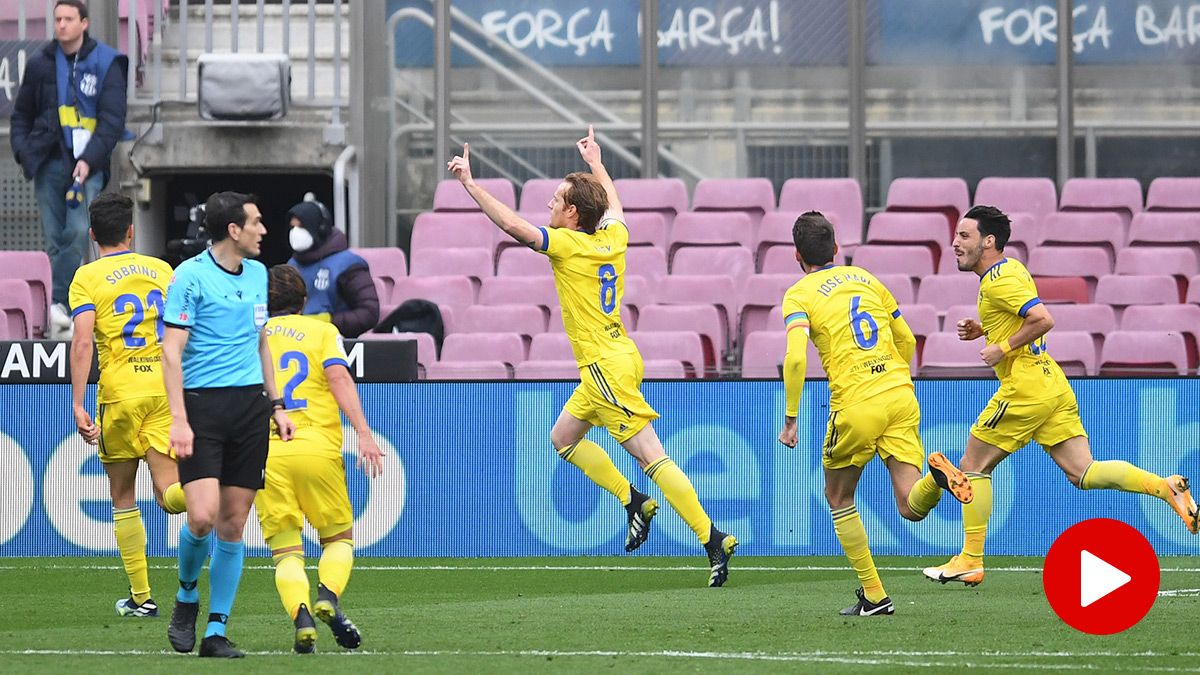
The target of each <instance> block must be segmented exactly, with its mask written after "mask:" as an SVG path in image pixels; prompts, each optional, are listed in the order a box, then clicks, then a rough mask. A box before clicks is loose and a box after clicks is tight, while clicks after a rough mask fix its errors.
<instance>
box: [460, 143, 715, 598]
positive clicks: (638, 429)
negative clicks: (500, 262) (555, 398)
mask: <svg viewBox="0 0 1200 675" xmlns="http://www.w3.org/2000/svg"><path fill="white" fill-rule="evenodd" d="M576 147H577V148H578V150H579V154H580V155H581V156H582V157H583V160H584V162H586V163H587V165H588V168H589V169H591V173H590V174H589V173H572V174H568V175H567V176H566V177H565V178H564V179H563V182H562V183H561V184H560V185H559V186H558V189H557V190H555V191H554V196H553V197H552V198H551V200H550V203H549V204H548V205H547V206H548V207H549V208H550V223H549V227H534V226H533V225H531V224H530V223H529V222H527V221H526V220H524V219H523V218H521V217H520V216H518V215H517V214H516V213H514V212H513V211H512V209H509V208H508V207H507V206H505V205H504V204H502V203H500V201H499V200H497V199H496V198H495V197H493V196H492V195H490V194H488V192H487V191H486V190H484V189H483V188H482V187H480V186H479V184H478V183H476V182H475V179H474V178H473V177H472V176H471V164H470V157H471V155H470V148H469V147H468V146H466V145H464V146H463V154H462V155H461V156H458V157H455V158H454V159H452V160H450V162H449V164H448V165H447V168H448V169H449V170H450V171H451V172H452V173H453V174H454V175H455V176H456V177H457V178H458V179H459V181H461V182H462V184H463V186H464V187H465V188H466V189H467V193H468V194H470V195H471V197H472V198H473V199H474V200H475V201H476V202H477V203H478V204H479V207H480V208H481V209H483V212H484V213H486V214H487V216H488V217H489V218H491V219H492V222H494V223H496V225H497V226H498V227H499V228H500V229H501V230H503V231H504V233H505V234H507V235H509V236H510V237H512V238H513V239H516V240H517V241H519V242H521V243H522V244H524V245H526V246H528V247H530V248H532V249H533V250H535V251H538V252H540V253H543V254H545V255H546V257H547V258H549V259H550V267H551V269H552V270H553V271H554V284H555V286H556V287H557V289H558V299H559V303H560V304H561V305H562V313H563V326H564V327H565V328H566V331H567V337H568V338H569V339H570V341H571V347H572V349H573V350H574V352H575V360H576V362H577V363H578V364H579V378H580V383H579V386H578V387H576V389H575V393H574V394H572V395H571V398H570V400H568V401H567V405H566V406H565V407H564V408H563V410H562V413H561V414H560V415H559V416H558V420H557V421H556V422H555V423H554V428H553V429H551V430H550V442H551V443H552V444H553V445H554V449H555V450H556V451H557V452H558V454H559V456H560V457H562V458H563V459H564V460H566V461H568V462H570V463H571V464H573V465H575V466H576V467H578V468H579V469H580V470H581V471H583V472H584V474H585V475H586V476H587V477H588V478H590V479H591V480H592V482H594V483H596V484H597V485H599V486H600V487H602V488H604V489H605V490H607V491H609V492H610V493H612V495H613V496H614V497H616V498H617V499H618V500H620V502H621V503H622V504H623V505H624V506H625V511H626V517H627V522H628V526H629V530H628V534H627V535H626V538H625V550H626V551H633V550H635V549H637V548H638V547H639V546H641V545H642V543H643V542H645V541H646V537H647V536H648V535H649V533H650V519H651V518H653V517H654V514H655V513H656V511H657V510H658V504H657V503H656V502H655V501H654V500H653V499H651V498H650V497H648V496H647V495H645V494H642V493H641V492H639V491H638V490H637V489H636V488H634V487H633V486H632V485H630V483H629V481H628V480H627V479H626V478H625V477H624V476H623V475H622V474H621V472H620V471H618V470H617V467H616V466H615V465H613V463H612V459H610V458H609V456H608V455H607V454H606V453H605V452H604V450H603V449H602V448H601V447H600V446H599V445H596V444H595V443H593V442H591V441H589V440H587V439H586V438H584V436H585V435H586V434H587V432H588V430H589V429H591V428H592V427H593V426H603V427H605V428H607V429H608V432H609V433H610V434H612V436H613V438H615V439H616V440H617V442H618V443H620V444H621V445H622V446H623V447H624V448H625V450H626V451H628V452H629V454H630V455H632V456H633V457H634V459H636V460H637V462H638V464H639V465H640V466H641V467H642V469H643V470H644V471H645V472H646V475H647V476H649V477H650V479H651V480H653V481H654V482H655V483H656V484H657V485H658V487H659V488H660V489H661V490H662V491H663V494H664V495H665V496H666V498H667V501H668V502H669V503H670V504H671V507H672V508H674V509H675V511H676V512H677V513H678V514H679V515H680V517H681V518H683V520H684V521H685V522H686V523H687V524H688V526H689V527H690V528H691V529H692V531H693V532H695V533H696V537H697V538H698V539H699V540H700V543H701V544H702V545H703V546H704V550H705V552H706V553H707V554H708V561H709V580H708V585H709V586H721V585H722V584H724V583H725V580H726V578H727V577H728V576H729V556H731V555H732V554H733V552H734V549H735V548H736V547H737V539H736V538H735V537H734V536H733V535H729V534H726V533H724V532H722V531H720V530H718V529H717V527H716V526H715V525H713V522H712V520H711V519H709V517H708V514H706V513H705V512H704V507H702V506H701V505H700V499H699V498H698V497H697V496H696V490H695V488H693V487H692V483H691V481H689V480H688V477H687V476H686V475H685V474H684V473H683V471H682V470H681V469H680V468H679V467H678V466H676V465H675V462H673V461H672V460H671V458H670V457H668V456H667V454H666V451H665V450H663V446H662V443H661V442H660V441H659V440H658V436H657V435H656V434H655V433H654V427H653V426H652V425H651V422H652V421H653V420H655V419H657V418H658V413H657V412H655V411H654V409H653V408H651V407H650V405H649V404H648V403H646V399H644V398H643V397H642V392H641V390H640V386H641V383H642V357H641V355H640V354H639V353H638V349H637V345H635V344H634V343H633V340H630V339H629V336H628V335H627V334H626V332H625V326H624V325H622V323H621V297H622V295H623V294H624V290H625V248H626V246H627V245H628V243H629V230H628V228H627V227H626V225H625V223H624V222H623V220H622V219H623V218H624V213H623V212H622V210H621V202H620V200H619V199H618V198H617V190H616V187H615V186H614V185H613V182H612V178H610V177H609V175H608V171H607V170H606V169H605V168H604V164H603V163H602V162H601V160H600V146H599V145H598V144H597V143H596V137H595V134H594V133H593V131H592V128H591V127H588V135H587V137H586V138H583V139H581V140H580V141H579V142H578V143H576Z"/></svg>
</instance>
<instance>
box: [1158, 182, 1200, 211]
mask: <svg viewBox="0 0 1200 675" xmlns="http://www.w3.org/2000/svg"><path fill="white" fill-rule="evenodd" d="M1146 210H1147V211H1200V178H1178V177H1169V176H1160V177H1159V178H1155V179H1154V180H1153V181H1151V182H1150V192H1149V194H1147V195H1146Z"/></svg>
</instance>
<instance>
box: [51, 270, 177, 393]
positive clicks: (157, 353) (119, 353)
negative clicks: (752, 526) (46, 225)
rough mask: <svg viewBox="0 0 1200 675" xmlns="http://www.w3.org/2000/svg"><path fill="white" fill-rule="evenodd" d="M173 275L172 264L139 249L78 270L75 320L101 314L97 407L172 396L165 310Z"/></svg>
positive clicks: (73, 300) (73, 299)
mask: <svg viewBox="0 0 1200 675" xmlns="http://www.w3.org/2000/svg"><path fill="white" fill-rule="evenodd" d="M171 274H172V271H171V266H170V265H168V264H167V263H165V262H163V261H162V260H159V259H158V258H153V257H150V256H145V255H141V254H139V253H134V252H133V251H122V252H120V253H110V254H109V255H106V256H103V257H101V258H100V259H99V260H96V261H93V262H90V263H88V264H86V265H84V266H83V267H80V268H79V269H78V270H76V271H75V278H74V279H73V280H72V281H71V288H70V291H69V296H68V297H69V300H68V301H69V302H70V303H71V316H72V317H75V316H77V315H79V314H81V313H83V312H95V313H96V323H95V328H93V330H92V332H93V334H94V335H95V338H96V352H97V356H98V358H99V361H100V385H99V387H98V388H97V391H96V402H97V403H115V402H117V401H124V400H127V399H132V398H141V397H144V396H165V395H166V389H165V387H164V386H163V376H162V367H161V362H162V331H163V324H162V310H163V305H164V298H165V297H166V293H167V286H168V285H169V284H170V282H171Z"/></svg>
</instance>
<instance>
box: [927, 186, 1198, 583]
mask: <svg viewBox="0 0 1200 675" xmlns="http://www.w3.org/2000/svg"><path fill="white" fill-rule="evenodd" d="M1011 232H1012V228H1011V223H1010V222H1009V219H1008V216H1007V215H1005V214H1004V213H1003V212H1001V211H1000V210H999V209H997V208H996V207H994V206H976V207H974V208H972V209H971V210H970V211H967V213H966V215H965V216H964V217H963V219H962V220H961V221H959V223H958V228H957V230H956V232H955V236H954V255H955V258H956V259H957V261H958V269H959V270H960V271H963V272H974V273H975V274H977V275H979V319H980V320H979V321H976V320H975V319H969V318H968V319H962V320H961V321H959V322H958V337H959V339H960V340H976V339H978V338H981V337H982V338H984V341H985V342H986V344H985V345H984V348H983V350H981V351H980V352H979V356H980V358H981V359H982V360H983V362H984V363H986V364H987V365H989V366H991V367H992V368H994V369H995V371H996V377H997V378H998V379H999V380H1000V388H999V389H998V390H997V391H996V393H995V395H994V396H992V400H991V401H990V402H988V404H987V407H985V408H984V409H983V412H982V413H980V415H979V419H978V420H977V421H976V422H975V425H974V426H972V427H971V435H970V436H968V437H967V450H966V453H965V454H964V455H963V458H962V463H961V466H962V468H963V471H965V472H966V474H967V476H968V477H969V478H970V480H971V485H972V486H973V487H974V491H975V500H974V501H973V502H972V503H971V504H969V505H967V506H964V507H963V530H964V537H963V548H962V552H961V553H959V554H958V555H956V556H954V557H953V558H951V559H950V561H949V562H947V563H946V564H944V565H939V566H937V567H929V568H926V569H925V576H927V577H929V578H930V579H933V580H934V581H940V582H942V583H943V584H944V583H946V582H949V581H958V582H962V583H964V584H966V585H968V586H977V585H979V583H980V582H982V581H983V575H984V570H983V542H984V539H986V537H987V523H988V519H989V518H990V517H991V515H992V471H993V470H994V469H995V468H996V466H997V465H998V464H1000V462H1001V461H1003V460H1004V459H1005V458H1006V457H1008V456H1009V455H1010V454H1012V453H1014V452H1016V451H1017V450H1019V449H1021V448H1022V447H1023V446H1024V445H1025V444H1026V443H1028V442H1029V441H1030V439H1032V440H1034V441H1037V442H1038V444H1040V445H1041V446H1042V447H1043V448H1044V449H1045V450H1046V453H1047V454H1049V455H1050V458H1051V459H1053V460H1054V463H1055V464H1057V465H1058V466H1059V468H1060V469H1062V470H1063V473H1065V474H1066V475H1067V480H1069V481H1071V484H1072V485H1074V486H1075V487H1077V488H1079V489H1081V490H1123V491H1125V492H1137V493H1141V494H1147V495H1153V496H1155V497H1158V498H1159V499H1161V500H1163V501H1165V502H1167V503H1168V504H1170V505H1171V508H1173V509H1174V510H1175V513H1177V514H1179V517H1180V518H1182V519H1183V522H1184V524H1185V525H1186V526H1187V528H1188V531H1189V532H1191V533H1192V534H1196V530H1197V518H1198V517H1200V516H1198V515H1197V510H1196V502H1195V501H1194V500H1193V499H1192V495H1191V491H1190V489H1189V487H1188V481H1187V479H1186V478H1184V477H1183V476H1169V477H1167V478H1163V477H1161V476H1157V475H1155V474H1152V473H1150V472H1149V471H1145V470H1143V469H1140V468H1138V467H1136V466H1134V465H1132V464H1130V463H1129V462H1125V461H1122V460H1106V461H1096V460H1094V459H1093V458H1092V450H1091V446H1090V445H1089V443H1088V437H1087V432H1085V431H1084V429H1083V422H1082V421H1081V420H1080V418H1079V406H1078V404H1077V403H1076V401H1075V392H1074V391H1072V390H1071V385H1070V383H1068V382H1067V378H1066V376H1065V375H1064V374H1063V371H1062V369H1061V368H1059V366H1058V363H1057V362H1055V360H1054V359H1053V358H1052V357H1051V356H1050V354H1049V352H1048V351H1047V345H1046V333H1048V332H1050V329H1051V328H1053V327H1054V319H1053V317H1051V316H1050V311H1049V310H1048V309H1047V308H1046V306H1045V305H1044V304H1042V301H1041V300H1040V299H1038V292H1037V286H1036V285H1034V282H1033V278H1032V277H1030V276H1029V271H1028V270H1027V269H1025V266H1024V265H1022V264H1021V263H1020V262H1019V261H1017V260H1013V259H1012V258H1007V257H1005V256H1004V246H1005V245H1006V244H1007V243H1008V238H1009V235H1010V234H1011Z"/></svg>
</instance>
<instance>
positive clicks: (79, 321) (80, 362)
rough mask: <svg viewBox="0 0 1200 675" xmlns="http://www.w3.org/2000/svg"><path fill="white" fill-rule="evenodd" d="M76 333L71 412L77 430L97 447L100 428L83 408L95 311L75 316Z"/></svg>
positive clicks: (74, 337) (72, 359)
mask: <svg viewBox="0 0 1200 675" xmlns="http://www.w3.org/2000/svg"><path fill="white" fill-rule="evenodd" d="M74 322H75V333H74V335H72V336H71V410H72V412H73V413H74V414H75V429H76V430H77V431H79V435H80V436H83V440H84V441H87V444H88V445H95V444H96V440H97V439H98V438H100V427H98V426H96V424H95V423H94V422H93V421H92V416H91V415H89V414H88V411H87V410H85V409H84V407H83V397H84V395H85V394H86V393H87V380H88V374H89V373H90V372H91V370H92V352H93V350H94V345H93V343H92V329H93V328H94V327H95V325H96V312H95V311H94V310H89V311H82V312H80V313H79V314H76V315H75V319H74Z"/></svg>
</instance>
